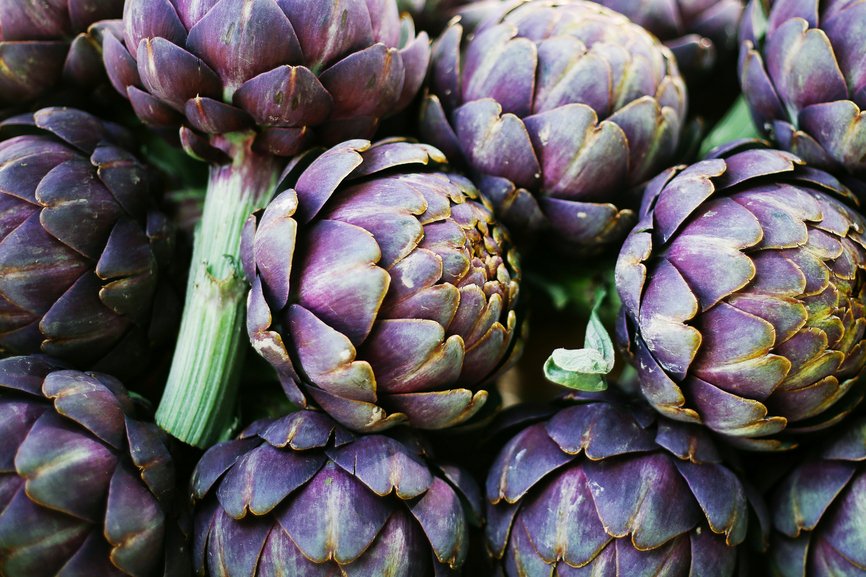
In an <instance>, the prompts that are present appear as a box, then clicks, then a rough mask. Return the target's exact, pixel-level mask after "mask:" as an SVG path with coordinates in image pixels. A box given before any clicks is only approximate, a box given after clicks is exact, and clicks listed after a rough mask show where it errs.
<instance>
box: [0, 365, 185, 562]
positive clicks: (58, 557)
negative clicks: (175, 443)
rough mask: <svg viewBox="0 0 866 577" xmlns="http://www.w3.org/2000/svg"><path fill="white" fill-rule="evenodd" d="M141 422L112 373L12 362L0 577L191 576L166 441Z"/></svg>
mask: <svg viewBox="0 0 866 577" xmlns="http://www.w3.org/2000/svg"><path fill="white" fill-rule="evenodd" d="M134 413H135V405H134V403H133V401H132V400H131V399H130V397H129V396H128V395H127V393H126V390H125V389H124V388H123V385H121V384H120V383H119V382H118V381H117V380H115V379H114V378H113V377H110V376H108V375H105V374H101V373H82V372H79V371H71V370H66V368H65V366H64V365H62V364H60V363H59V362H57V361H54V360H52V359H50V358H49V357H45V356H41V355H34V356H29V357H13V358H8V359H2V360H0V438H2V439H3V441H2V443H0V575H4V576H6V577H43V576H44V577H47V576H55V575H57V576H60V575H64V576H65V575H68V576H72V575H82V576H84V575H86V576H88V577H90V576H97V575H99V576H106V577H107V576H117V577H120V576H123V575H127V576H133V577H157V576H160V577H163V576H164V577H173V576H175V575H177V576H178V577H180V576H182V575H183V574H184V570H183V569H184V559H183V556H182V553H181V549H180V547H182V545H183V543H182V541H175V540H174V539H175V538H176V537H177V536H178V535H179V533H177V532H176V527H174V526H172V522H171V521H172V518H171V516H170V515H169V507H170V506H171V504H172V503H171V502H172V497H173V493H174V465H173V463H172V459H171V455H170V453H169V451H168V449H167V447H166V444H165V440H166V438H165V436H164V435H163V434H162V432H161V431H160V430H159V429H158V428H157V427H156V425H154V424H153V423H148V422H144V421H139V420H137V419H136V418H135V414H134ZM186 565H187V570H188V561H187V563H186Z"/></svg>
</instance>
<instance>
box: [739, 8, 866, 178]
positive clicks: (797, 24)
mask: <svg viewBox="0 0 866 577" xmlns="http://www.w3.org/2000/svg"><path fill="white" fill-rule="evenodd" d="M864 34H866V4H864V3H863V2H856V1H854V2H852V1H850V0H821V1H819V0H807V1H795V0H752V1H751V2H750V3H749V5H748V7H747V8H746V13H745V15H744V17H743V25H742V27H741V32H740V35H741V40H742V42H741V48H740V84H741V85H742V87H743V94H744V96H745V97H746V100H747V101H748V103H749V106H750V108H751V110H752V116H753V118H754V120H755V124H756V125H757V126H758V128H759V129H761V130H763V131H764V132H765V133H766V134H768V135H770V137H771V138H772V139H773V140H774V141H775V142H776V143H778V145H779V146H780V147H782V148H783V149H785V150H789V151H791V152H793V153H794V154H796V155H798V156H800V157H801V158H803V159H804V160H805V161H806V162H808V163H809V164H811V165H814V166H817V167H820V168H825V169H828V170H842V171H847V172H848V173H850V174H853V175H855V176H859V177H864V176H866V155H864V153H863V151H864V149H866V124H864V123H863V122H862V120H861V111H862V109H863V107H864V105H866V61H864V56H863V55H864V48H863V47H864V42H866V37H864Z"/></svg>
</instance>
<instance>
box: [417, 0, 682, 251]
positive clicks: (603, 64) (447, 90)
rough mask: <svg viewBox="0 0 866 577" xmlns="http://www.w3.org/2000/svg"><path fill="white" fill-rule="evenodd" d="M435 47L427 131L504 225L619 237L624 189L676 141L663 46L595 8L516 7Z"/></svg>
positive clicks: (590, 243) (628, 215) (455, 28)
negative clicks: (471, 176)
mask: <svg viewBox="0 0 866 577" xmlns="http://www.w3.org/2000/svg"><path fill="white" fill-rule="evenodd" d="M433 52H434V55H433V65H432V71H431V81H430V85H431V86H430V93H429V94H428V96H427V98H426V99H425V101H424V103H423V105H422V113H421V133H422V135H423V136H424V138H426V139H427V140H428V141H429V142H430V143H431V144H433V145H435V146H438V147H439V148H441V149H442V150H443V151H444V152H445V154H446V156H448V158H449V159H451V160H452V161H456V160H459V159H462V160H463V161H464V162H465V163H466V165H467V166H468V168H469V169H470V172H471V173H473V174H474V175H475V176H477V179H478V180H477V182H478V183H479V188H480V189H481V192H482V193H484V194H485V195H486V196H487V197H488V198H489V199H490V200H491V202H492V203H493V206H494V209H495V210H496V212H497V214H498V215H499V217H500V218H501V219H502V220H503V222H504V223H505V224H506V225H508V226H509V227H510V228H512V229H513V230H514V232H517V233H520V234H522V235H527V236H531V235H533V234H535V233H539V232H545V231H546V232H552V233H554V234H555V235H556V236H557V237H559V239H560V241H565V243H566V247H567V248H575V247H576V248H578V249H594V248H597V247H599V246H600V245H604V244H608V243H613V242H616V241H619V240H621V239H622V237H623V236H624V235H625V233H626V232H627V231H628V229H629V228H630V227H631V226H632V225H633V224H634V213H633V212H632V210H630V209H629V208H628V207H626V205H627V204H628V198H629V196H628V191H629V189H630V188H631V187H633V186H634V185H636V184H639V183H641V182H643V181H644V180H645V179H647V178H649V177H650V176H652V175H653V174H655V173H656V172H657V171H658V170H659V169H660V168H663V167H664V166H666V165H668V164H669V163H670V162H671V161H672V160H673V159H674V158H675V153H676V150H677V147H678V144H679V140H680V132H681V128H682V125H683V122H684V118H685V113H686V95H685V86H684V84H683V80H682V78H681V77H680V74H679V72H678V71H677V66H676V62H675V61H674V58H673V55H672V54H671V53H670V51H669V50H668V49H667V48H665V47H664V46H662V45H661V44H660V43H659V41H658V40H656V39H655V38H654V37H652V35H650V34H648V33H647V32H646V31H645V30H644V29H642V28H640V27H639V26H637V25H635V24H632V23H631V22H629V21H628V20H627V19H626V18H625V17H624V16H622V15H620V14H617V13H615V12H613V11H611V10H608V9H606V8H603V7H601V6H599V5H597V4H595V3H591V2H583V1H581V0H572V1H569V0H561V1H556V0H532V1H528V0H527V1H519V0H517V1H513V2H508V3H505V4H503V6H502V7H501V8H499V10H498V11H496V12H494V13H493V16H492V17H485V19H484V20H483V22H482V23H481V24H480V25H479V26H478V28H477V29H476V30H475V32H474V34H473V35H469V36H464V30H463V26H462V25H461V24H460V23H459V22H457V23H454V24H452V25H451V26H449V27H448V29H447V30H446V31H445V32H444V33H443V34H442V36H441V37H440V38H439V40H437V42H436V44H435V46H434V49H433ZM558 244H562V243H561V242H560V243H558Z"/></svg>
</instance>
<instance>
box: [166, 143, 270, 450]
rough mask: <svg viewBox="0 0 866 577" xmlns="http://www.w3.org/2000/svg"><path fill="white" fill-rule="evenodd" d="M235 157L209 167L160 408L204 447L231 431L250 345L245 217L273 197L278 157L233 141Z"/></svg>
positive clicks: (182, 435) (178, 433)
mask: <svg viewBox="0 0 866 577" xmlns="http://www.w3.org/2000/svg"><path fill="white" fill-rule="evenodd" d="M230 148H231V149H232V150H230V155H231V157H232V158H233V161H232V163H231V164H227V165H221V166H214V167H213V168H211V172H210V178H209V181H208V189H207V196H206V200H205V205H204V211H203V213H202V217H201V222H200V224H199V229H198V230H197V232H196V237H195V244H194V246H193V260H192V265H191V267H190V274H189V280H188V281H187V290H186V302H185V303H184V310H183V318H182V319H181V326H180V334H179V336H178V340H177V345H176V348H175V352H174V358H173V360H172V366H171V372H170V373H169V377H168V382H167V383H166V388H165V393H164V394H163V397H162V401H161V403H160V405H159V409H158V410H157V413H156V421H157V423H158V424H159V425H160V426H161V427H162V428H163V429H164V430H166V431H167V432H168V433H169V434H171V435H173V436H175V437H177V438H178V439H180V440H181V441H183V442H185V443H188V444H190V445H194V446H197V447H206V446H208V445H211V444H213V443H214V442H215V441H217V440H218V439H220V438H222V437H225V436H227V434H228V433H229V430H228V429H229V426H230V421H231V418H232V414H233V411H234V397H235V395H236V393H237V381H238V371H239V369H240V364H241V357H242V355H243V350H244V348H243V347H241V346H240V339H241V334H242V330H243V322H244V297H245V295H246V291H247V288H248V286H247V283H246V281H245V280H244V276H243V272H242V270H241V266H240V240H241V230H242V229H243V225H244V222H245V220H246V218H247V217H248V216H249V215H250V213H252V212H253V211H255V210H257V209H259V208H262V207H264V206H265V205H266V204H267V203H268V201H269V200H270V199H271V197H272V195H273V191H274V187H275V185H276V179H277V177H278V176H279V162H278V161H277V160H276V159H275V158H273V157H270V156H262V155H259V154H256V153H254V152H253V151H252V150H251V149H250V147H249V141H238V142H235V143H233V144H232V145H231V147H230Z"/></svg>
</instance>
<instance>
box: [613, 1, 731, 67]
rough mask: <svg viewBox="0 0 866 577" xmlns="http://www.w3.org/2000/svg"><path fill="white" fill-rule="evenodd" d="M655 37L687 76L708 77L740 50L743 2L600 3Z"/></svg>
mask: <svg viewBox="0 0 866 577" xmlns="http://www.w3.org/2000/svg"><path fill="white" fill-rule="evenodd" d="M598 3H599V4H601V5H603V6H607V7H608V8H611V9H613V10H616V11H617V12H619V13H621V14H625V15H626V16H628V17H629V19H630V20H631V21H632V22H634V23H635V24H639V25H641V26H643V27H644V28H646V29H647V30H649V31H650V32H652V33H653V34H655V35H656V36H657V37H658V38H659V39H660V40H661V41H662V42H664V43H665V45H666V46H667V47H668V48H670V49H671V52H673V53H674V56H676V58H677V64H678V65H679V68H680V70H681V71H682V72H683V74H685V75H686V76H689V75H694V74H705V73H707V72H709V71H711V70H712V69H713V68H714V66H715V65H716V63H717V62H718V61H719V60H720V59H721V60H724V59H725V57H726V56H728V55H731V56H732V55H733V54H734V53H735V52H736V49H737V28H738V25H739V23H740V16H741V15H742V13H743V1H742V0H698V1H697V2H695V1H694V0H598Z"/></svg>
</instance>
